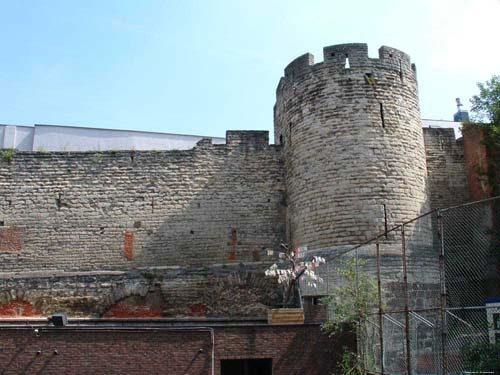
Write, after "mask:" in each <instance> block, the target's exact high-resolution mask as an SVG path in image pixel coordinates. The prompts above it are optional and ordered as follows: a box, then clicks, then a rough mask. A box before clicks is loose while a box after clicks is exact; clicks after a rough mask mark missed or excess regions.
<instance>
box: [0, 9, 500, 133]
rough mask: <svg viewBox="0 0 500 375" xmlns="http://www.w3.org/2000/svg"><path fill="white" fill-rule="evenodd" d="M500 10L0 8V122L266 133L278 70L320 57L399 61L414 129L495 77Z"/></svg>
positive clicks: (499, 70) (448, 115) (499, 69)
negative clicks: (413, 86)
mask: <svg viewBox="0 0 500 375" xmlns="http://www.w3.org/2000/svg"><path fill="white" fill-rule="evenodd" d="M499 19H500V1H499V0H454V1H451V0H413V1H407V0H398V1H396V0H378V1H356V0H351V1H334V0H329V1H327V0H323V1H321V0H310V1H304V0H300V1H295V0H286V1H285V0H284V1H278V0H252V1H235V0H233V1H229V0H228V1H223V0H205V1H194V0H193V1H190V0H177V1H174V0H171V1H169V0H161V1H160V0H157V1H154V0H141V1H139V0H106V1H103V0H86V1H76V0H31V1H28V0H15V1H9V0H0V24H1V25H2V26H1V27H2V32H1V34H0V45H1V46H2V57H1V58H0V86H1V88H2V89H1V90H0V103H1V104H0V123H4V124H6V123H7V124H19V125H31V124H34V123H39V124H58V125H75V126H92V127H102V128H118V129H135V130H147V131H160V132H172V133H185V134H202V135H212V136H224V133H225V130H227V129H259V130H272V126H273V124H272V121H273V116H272V113H273V111H272V108H273V105H274V100H275V88H276V85H277V84H278V81H279V78H280V77H281V75H282V72H283V68H284V67H285V66H286V65H287V64H288V63H289V62H290V61H291V60H293V59H294V58H295V57H297V56H299V55H301V54H303V53H305V52H311V53H313V54H314V55H315V57H316V61H321V59H322V57H321V56H322V48H323V47H324V46H327V45H332V44H339V43H350V42H364V43H368V45H369V53H370V55H371V56H372V57H376V56H377V49H378V48H379V47H380V46H381V45H388V46H391V47H396V48H399V49H401V50H403V51H405V52H407V53H408V54H410V56H411V58H412V61H413V62H414V63H416V64H417V70H418V79H419V90H420V104H421V113H422V117H423V118H432V119H446V120H451V119H452V114H453V112H454V111H455V109H456V108H455V106H454V102H455V98H456V97H461V98H462V102H464V104H465V108H467V107H468V99H469V98H470V97H471V96H472V95H473V94H475V93H476V92H477V88H476V82H478V81H484V80H486V79H488V78H490V77H491V75H493V74H500V51H499V50H500V49H499V48H498V46H499V37H500V32H499V31H498V20H499Z"/></svg>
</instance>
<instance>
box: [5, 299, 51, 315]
mask: <svg viewBox="0 0 500 375" xmlns="http://www.w3.org/2000/svg"><path fill="white" fill-rule="evenodd" d="M41 315H42V314H41V313H40V312H39V311H37V310H36V309H35V308H34V307H33V305H32V304H31V303H29V302H27V301H23V300H18V299H15V300H12V301H10V302H9V303H7V304H5V305H1V306H0V318H15V317H19V316H41Z"/></svg>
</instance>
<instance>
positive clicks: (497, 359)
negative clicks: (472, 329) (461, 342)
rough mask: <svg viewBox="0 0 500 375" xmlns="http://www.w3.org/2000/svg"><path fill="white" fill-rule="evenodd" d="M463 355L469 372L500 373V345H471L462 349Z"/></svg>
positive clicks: (464, 363)
mask: <svg viewBox="0 0 500 375" xmlns="http://www.w3.org/2000/svg"><path fill="white" fill-rule="evenodd" d="M461 355H462V358H463V365H464V367H465V368H466V369H467V370H468V371H471V372H479V371H500V343H496V344H490V343H475V344H470V345H468V346H465V347H463V348H462V351H461ZM495 373H497V372H495Z"/></svg>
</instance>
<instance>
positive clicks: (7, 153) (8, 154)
mask: <svg viewBox="0 0 500 375" xmlns="http://www.w3.org/2000/svg"><path fill="white" fill-rule="evenodd" d="M0 152H1V154H2V160H3V161H6V162H7V163H10V162H11V161H12V159H14V155H15V153H16V149H14V148H10V149H7V150H2V151H0Z"/></svg>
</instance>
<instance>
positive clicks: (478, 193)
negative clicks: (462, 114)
mask: <svg viewBox="0 0 500 375" xmlns="http://www.w3.org/2000/svg"><path fill="white" fill-rule="evenodd" d="M463 138H464V156H465V160H466V163H467V181H468V184H469V193H470V198H471V201H477V200H481V199H486V198H489V197H490V196H491V186H490V185H489V181H488V177H487V175H486V174H487V172H488V152H487V149H486V146H485V145H484V144H483V141H484V135H483V132H482V131H481V130H479V129H476V128H473V127H467V128H466V129H464V131H463Z"/></svg>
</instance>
